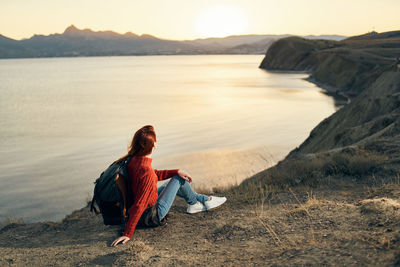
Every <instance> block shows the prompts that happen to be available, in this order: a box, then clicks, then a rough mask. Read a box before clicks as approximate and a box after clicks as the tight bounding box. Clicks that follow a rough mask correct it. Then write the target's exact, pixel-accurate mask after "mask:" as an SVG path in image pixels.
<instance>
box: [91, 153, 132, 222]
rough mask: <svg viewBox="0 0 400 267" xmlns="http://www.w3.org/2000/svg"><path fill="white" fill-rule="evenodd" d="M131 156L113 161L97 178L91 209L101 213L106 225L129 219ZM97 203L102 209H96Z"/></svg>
mask: <svg viewBox="0 0 400 267" xmlns="http://www.w3.org/2000/svg"><path fill="white" fill-rule="evenodd" d="M130 159H131V157H127V158H125V159H123V160H122V161H120V162H114V163H112V164H111V165H110V166H109V167H108V168H107V169H106V170H105V171H104V172H102V173H101V174H100V177H99V178H97V179H96V181H95V182H94V183H95V186H94V193H93V199H92V203H91V205H90V211H92V212H93V211H94V212H95V213H96V214H99V213H101V215H102V216H103V220H104V224H105V225H116V224H123V223H125V222H126V221H127V220H128V210H129V207H130V205H131V200H132V192H131V191H132V190H131V187H130V183H129V179H128V163H129V161H130ZM95 203H96V204H97V206H98V207H99V209H100V211H98V210H97V209H96V207H95V206H94V204H95Z"/></svg>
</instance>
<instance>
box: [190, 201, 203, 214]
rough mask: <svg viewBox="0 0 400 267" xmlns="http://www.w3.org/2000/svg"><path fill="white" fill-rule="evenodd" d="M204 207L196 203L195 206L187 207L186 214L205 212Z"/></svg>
mask: <svg viewBox="0 0 400 267" xmlns="http://www.w3.org/2000/svg"><path fill="white" fill-rule="evenodd" d="M206 210H207V209H206V207H205V206H204V205H203V203H201V202H199V201H197V202H196V204H193V205H188V207H187V210H186V212H187V213H190V214H193V213H198V212H202V211H206Z"/></svg>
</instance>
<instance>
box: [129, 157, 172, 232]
mask: <svg viewBox="0 0 400 267" xmlns="http://www.w3.org/2000/svg"><path fill="white" fill-rule="evenodd" d="M151 161H152V159H151V158H148V157H133V158H132V159H131V161H130V162H129V165H128V175H129V179H130V182H131V187H132V193H133V201H132V203H133V204H132V206H131V207H130V208H129V220H128V223H127V224H126V226H125V232H124V236H127V237H129V238H130V237H131V236H132V235H133V232H134V231H135V228H136V224H137V223H138V221H139V219H140V216H142V214H143V212H144V211H145V209H146V208H147V207H150V206H152V205H154V203H156V201H157V199H158V192H157V181H161V180H165V179H168V178H171V177H172V176H174V175H177V174H178V170H163V171H159V170H153V168H152V167H151Z"/></svg>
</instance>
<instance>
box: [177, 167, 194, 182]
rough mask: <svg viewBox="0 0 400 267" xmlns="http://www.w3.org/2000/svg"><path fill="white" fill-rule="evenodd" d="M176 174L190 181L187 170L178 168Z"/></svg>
mask: <svg viewBox="0 0 400 267" xmlns="http://www.w3.org/2000/svg"><path fill="white" fill-rule="evenodd" d="M178 175H179V176H180V177H182V178H183V179H185V180H186V181H188V182H189V183H191V182H192V177H190V175H189V174H188V173H187V172H185V171H184V170H179V171H178Z"/></svg>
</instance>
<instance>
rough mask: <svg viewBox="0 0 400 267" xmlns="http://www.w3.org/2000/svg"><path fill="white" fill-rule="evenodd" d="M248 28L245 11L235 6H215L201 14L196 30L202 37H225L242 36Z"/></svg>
mask: <svg viewBox="0 0 400 267" xmlns="http://www.w3.org/2000/svg"><path fill="white" fill-rule="evenodd" d="M246 28H247V18H246V17H245V15H244V13H243V11H242V10H241V9H240V8H238V7H234V6H213V7H210V8H208V9H206V10H205V11H204V12H202V13H201V15H200V16H199V18H198V20H197V24H196V29H197V33H198V34H199V35H200V36H201V37H225V36H229V35H234V34H241V33H243V32H244V31H245V30H246Z"/></svg>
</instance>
